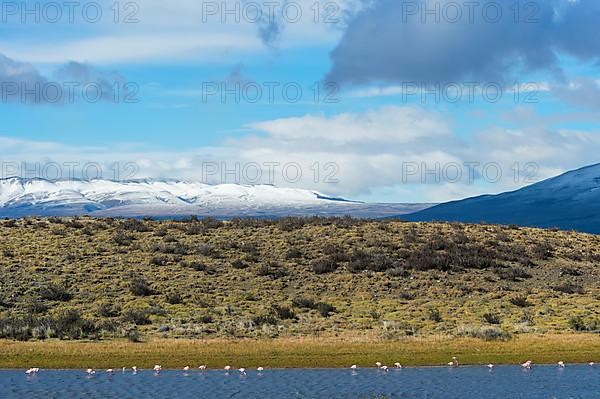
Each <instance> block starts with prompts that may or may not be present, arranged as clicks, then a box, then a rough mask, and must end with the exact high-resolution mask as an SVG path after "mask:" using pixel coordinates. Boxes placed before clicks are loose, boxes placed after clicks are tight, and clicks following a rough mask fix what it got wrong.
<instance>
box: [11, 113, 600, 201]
mask: <svg viewBox="0 0 600 399" xmlns="http://www.w3.org/2000/svg"><path fill="white" fill-rule="evenodd" d="M251 129H252V130H251V131H250V133H248V134H247V135H246V136H244V137H242V138H237V139H229V140H226V141H225V142H224V143H223V144H222V145H220V146H215V147H199V148H190V149H188V150H186V151H164V150H161V149H155V148H154V149H153V148H148V147H146V146H144V145H136V144H128V145H125V144H123V145H121V146H120V147H118V146H117V147H115V146H114V145H112V146H109V145H107V146H106V147H74V146H69V145H64V144H60V143H42V142H36V141H25V140H15V139H10V138H0V145H1V148H3V150H2V153H0V156H1V157H2V159H3V160H4V161H5V162H24V161H26V162H28V163H32V162H50V161H54V162H59V163H64V162H79V163H80V164H81V165H84V164H85V163H87V162H98V163H99V164H101V165H104V166H103V169H104V170H109V166H110V165H112V164H114V163H115V162H119V163H120V165H124V164H125V163H127V162H134V163H136V164H137V165H138V166H139V168H140V169H139V171H138V172H137V174H136V175H135V177H155V178H166V177H170V178H180V179H186V180H205V181H209V182H213V183H214V182H222V181H227V182H232V180H233V178H232V174H234V175H235V173H236V172H233V173H232V171H233V170H235V165H236V163H239V165H240V166H239V167H238V172H237V176H238V177H241V182H242V183H251V182H252V181H248V180H245V179H244V176H243V173H240V169H242V168H244V166H246V165H250V164H258V165H259V166H260V167H261V168H262V169H263V180H261V182H263V183H266V182H271V181H268V180H269V179H268V178H269V174H268V165H269V164H272V163H277V164H278V166H277V167H275V168H274V170H275V172H274V175H273V177H274V179H273V181H272V183H274V184H276V185H279V186H288V187H302V188H311V189H316V190H319V191H322V192H324V193H328V194H333V195H342V196H345V197H348V198H353V199H368V200H380V201H388V202H392V201H396V202H407V201H410V202H413V201H428V202H441V201H447V200H451V199H458V198H462V197H464V196H472V195H476V194H483V193H499V192H503V191H507V190H511V189H516V188H518V187H521V186H524V185H526V184H529V183H531V181H529V180H526V179H527V178H529V179H530V180H539V179H542V178H547V177H550V176H553V175H556V174H558V173H560V172H563V171H566V170H569V169H573V168H576V167H580V166H583V165H586V164H592V163H595V162H597V152H598V148H600V135H598V134H596V133H594V132H588V131H576V130H557V129H551V128H543V127H531V128H522V129H513V130H511V129H505V128H502V127H494V128H491V129H487V130H485V131H481V132H478V133H477V134H475V135H473V136H471V137H461V136H460V134H458V133H456V131H455V130H454V129H453V128H452V123H451V121H448V120H445V119H444V118H443V116H442V115H441V114H438V113H434V112H426V111H424V110H421V109H418V108H408V107H385V108H381V109H377V110H371V111H365V112H361V113H353V114H350V113H346V114H340V115H334V116H324V115H305V116H303V117H296V118H287V119H279V120H273V121H264V122H257V123H254V124H252V126H251ZM292 163H294V164H296V163H297V164H298V165H299V166H300V168H301V172H302V175H301V176H299V178H298V179H297V180H295V179H294V178H295V177H296V175H295V172H296V170H294V169H293V168H292V169H290V170H288V171H287V172H288V174H287V175H285V176H284V170H283V167H284V166H285V165H292ZM472 163H478V164H479V165H478V166H476V167H475V170H476V171H477V173H475V174H474V175H473V176H474V177H475V180H474V181H470V178H471V177H472V176H471V175H470V173H469V172H470V171H471V170H470V169H469V166H468V165H472ZM516 163H518V164H519V166H520V171H519V173H518V174H515V173H516V170H515V169H514V166H515V164H516ZM528 163H531V165H533V166H534V169H531V168H529V167H528V168H526V165H527V164H528ZM209 164H210V165H212V166H217V168H218V169H219V170H221V171H222V170H223V169H228V170H229V174H228V178H227V179H223V177H222V175H221V174H220V173H218V174H216V175H213V176H212V177H211V179H207V178H206V177H207V176H206V175H204V174H202V171H203V170H206V167H207V165H209ZM495 164H497V165H499V166H500V168H501V172H502V176H501V178H500V179H499V180H498V181H494V180H493V179H494V178H495V177H496V176H495V170H494V168H491V169H490V170H489V171H488V173H487V174H485V173H484V170H483V169H484V166H485V165H491V166H494V165H495ZM457 167H458V168H460V169H458V170H457V169H456V168H457ZM203 168H204V169H203ZM415 168H416V169H415ZM457 171H459V172H460V173H461V175H460V178H459V177H458V176H457V175H456V172H457ZM530 172H535V174H534V175H533V176H529V175H528V174H529V173H530ZM105 177H106V176H105ZM108 177H110V175H109V176H108ZM290 177H291V178H290ZM327 178H329V179H330V180H327ZM334 180H337V181H338V182H337V183H335V182H334Z"/></svg>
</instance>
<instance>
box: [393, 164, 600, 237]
mask: <svg viewBox="0 0 600 399" xmlns="http://www.w3.org/2000/svg"><path fill="white" fill-rule="evenodd" d="M402 219H405V220H412V221H431V220H446V221H458V222H474V223H477V222H488V223H501V224H516V225H522V226H535V227H558V228H561V229H565V230H571V229H572V230H578V231H583V232H589V233H596V234H598V233H600V164H595V165H591V166H587V167H584V168H581V169H577V170H573V171H570V172H567V173H565V174H562V175H560V176H557V177H554V178H551V179H548V180H544V181H542V182H539V183H536V184H533V185H531V186H527V187H524V188H522V189H520V190H517V191H512V192H507V193H503V194H498V195H484V196H480V197H474V198H468V199H465V200H461V201H454V202H448V203H445V204H441V205H437V206H434V207H431V208H429V209H425V210H422V211H419V212H416V213H414V214H411V215H405V216H402Z"/></svg>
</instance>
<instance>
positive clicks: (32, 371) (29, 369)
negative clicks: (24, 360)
mask: <svg viewBox="0 0 600 399" xmlns="http://www.w3.org/2000/svg"><path fill="white" fill-rule="evenodd" d="M25 374H35V369H34V368H33V367H31V368H28V369H27V371H25Z"/></svg>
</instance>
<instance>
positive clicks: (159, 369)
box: [152, 364, 162, 373]
mask: <svg viewBox="0 0 600 399" xmlns="http://www.w3.org/2000/svg"><path fill="white" fill-rule="evenodd" d="M152 370H154V371H156V372H157V373H160V371H161V370H162V366H161V365H160V364H156V365H154V367H153V368H152Z"/></svg>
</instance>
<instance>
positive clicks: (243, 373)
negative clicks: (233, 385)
mask: <svg viewBox="0 0 600 399" xmlns="http://www.w3.org/2000/svg"><path fill="white" fill-rule="evenodd" d="M238 371H239V372H240V373H241V374H242V375H246V369H245V368H243V367H242V368H241V369H238Z"/></svg>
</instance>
